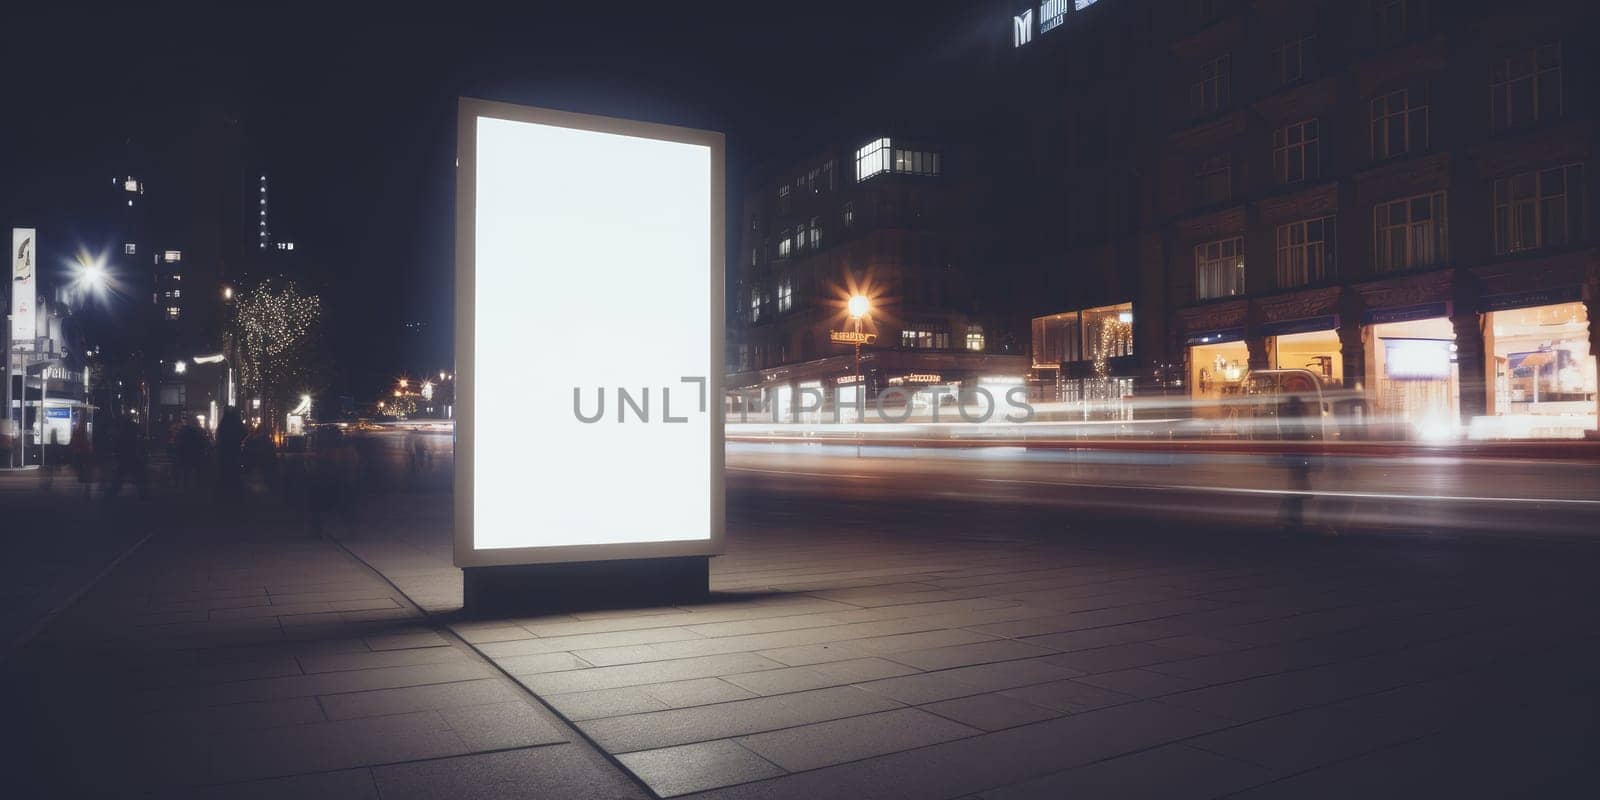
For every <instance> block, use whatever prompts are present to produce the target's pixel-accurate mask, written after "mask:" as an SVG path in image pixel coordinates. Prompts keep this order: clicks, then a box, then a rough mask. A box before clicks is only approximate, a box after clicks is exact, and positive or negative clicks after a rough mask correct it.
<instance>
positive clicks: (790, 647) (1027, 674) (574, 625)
mask: <svg viewBox="0 0 1600 800" xmlns="http://www.w3.org/2000/svg"><path fill="white" fill-rule="evenodd" d="M732 488H733V492H734V493H733V496H732V497H733V499H732V501H731V503H730V531H731V532H732V533H733V534H734V535H732V536H730V550H729V553H728V554H727V555H726V556H723V557H720V558H718V559H716V560H715V561H714V562H713V564H714V567H713V588H714V589H715V590H716V596H715V597H714V598H713V601H712V602H707V603H704V604H698V605H692V606H677V607H659V608H644V609H623V610H612V611H597V612H588V613H575V614H564V615H551V616H544V617H536V618H517V619H497V620H487V621H484V620H478V621H470V622H468V621H462V620H459V619H457V618H456V617H455V616H454V615H453V614H452V613H451V608H452V606H453V605H456V604H459V596H460V595H459V592H460V584H459V574H457V573H454V572H453V570H454V568H453V567H451V566H450V565H449V562H448V558H449V548H448V530H449V529H448V514H449V508H450V505H449V503H448V501H447V500H448V495H438V494H396V495H391V496H388V497H384V498H382V499H381V500H380V501H379V502H376V503H373V504H371V505H370V506H369V507H368V508H367V509H366V510H365V512H364V514H363V515H362V516H361V517H360V518H359V523H358V524H357V525H356V527H355V528H354V529H343V530H340V535H341V540H340V541H341V542H342V543H343V544H344V545H346V546H347V547H348V548H349V550H350V552H353V553H355V554H357V555H359V556H360V558H361V559H362V560H364V561H365V562H367V563H370V564H372V565H374V566H376V567H378V568H379V569H381V570H383V571H384V573H385V574H387V575H388V576H389V578H390V579H392V580H393V581H394V583H395V584H396V585H398V586H400V587H401V588H402V589H405V590H406V591H407V592H414V593H415V594H416V595H417V596H418V597H420V598H422V599H423V600H424V601H425V603H426V605H427V606H428V609H429V611H430V612H431V613H430V615H428V616H424V615H423V613H422V612H421V610H419V609H418V608H417V607H416V606H415V605H413V603H412V601H411V599H410V598H408V597H406V596H405V595H404V594H402V593H400V592H397V591H395V589H394V587H393V586H391V585H390V583H389V582H388V581H386V580H384V579H382V578H380V577H379V576H378V575H376V574H375V573H374V572H373V571H372V569H370V568H369V567H368V566H367V565H366V564H364V563H362V561H358V560H357V559H356V558H354V557H352V556H351V555H350V554H349V553H347V552H346V551H345V550H344V549H342V548H341V547H340V546H339V545H338V544H336V543H333V542H328V541H321V540H317V539H313V538H310V537H309V536H307V535H305V534H303V533H302V531H303V530H304V526H303V525H302V524H301V522H302V521H301V520H299V519H298V518H296V517H295V516H294V515H293V514H291V513H287V512H281V511H273V510H271V507H270V506H267V505H263V504H262V503H261V502H260V501H259V500H258V501H256V502H255V504H254V505H252V507H251V508H250V510H249V512H248V513H245V514H242V515H239V518H228V519H220V518H217V517H216V516H215V513H216V512H215V511H213V510H212V509H211V507H210V506H176V507H173V508H171V509H170V510H169V511H168V512H167V514H166V517H165V518H164V519H166V522H167V524H166V525H165V526H164V527H162V528H161V529H160V530H158V531H157V532H156V535H155V536H154V537H153V538H152V539H151V541H150V542H149V544H147V545H146V546H145V547H144V548H143V549H141V550H140V551H139V552H138V553H137V554H135V555H134V556H133V557H131V558H129V559H128V560H126V561H125V562H123V563H122V564H121V565H120V566H119V567H118V568H117V569H115V570H114V571H113V572H112V573H110V574H109V575H108V576H107V577H106V578H105V579H104V580H103V581H102V582H101V583H100V584H99V585H97V586H96V587H95V588H94V589H93V590H92V591H90V592H89V593H88V594H86V595H85V596H84V598H83V600H82V602H80V603H79V604H78V605H77V606H75V607H74V608H73V609H71V610H70V611H69V612H68V613H66V614H63V615H62V616H61V617H59V618H58V619H57V620H56V621H55V623H54V624H52V626H51V627H50V628H49V629H47V630H46V631H45V632H44V634H42V635H41V636H40V637H39V638H38V639H37V640H36V641H35V642H34V643H33V645H32V646H30V648H29V649H28V650H27V651H26V653H25V658H24V659H23V660H22V661H21V662H19V663H17V664H14V665H13V666H12V668H11V673H10V674H9V675H7V676H6V681H5V691H6V693H7V697H5V698H4V700H5V705H4V707H5V708H6V709H7V712H8V715H10V716H9V719H8V722H9V723H10V725H11V727H12V730H13V731H14V732H18V733H22V734H25V735H24V736H20V737H19V736H14V737H11V738H12V739H13V741H18V742H20V744H21V746H20V747H19V748H13V749H11V750H9V751H7V758H8V759H15V760H16V761H17V763H16V764H11V765H8V772H7V774H9V775H20V776H23V778H22V780H23V781H24V783H23V784H22V785H21V786H16V784H12V785H11V786H16V791H12V792H10V793H9V794H10V795H13V796H21V797H34V796H39V797H49V796H78V795H86V794H93V795H100V796H115V797H128V796H149V797H162V798H165V797H219V798H220V797H227V798H236V797H295V798H315V797H338V798H361V797H382V798H395V797H419V798H420V797H446V798H471V797H541V798H544V797H548V798H566V797H582V798H608V797H618V798H622V797H627V798H642V797H649V796H651V794H655V795H657V796H663V797H678V796H691V797H696V798H705V799H706V800H710V798H821V797H827V798H906V799H907V800H910V799H911V798H945V799H947V800H956V799H958V798H960V799H962V800H966V799H967V798H973V797H981V798H985V800H1011V799H1013V798H1060V797H1077V796H1081V797H1096V798H1098V797H1170V798H1210V797H1224V796H1227V797H1242V798H1280V797H1281V798H1306V797H1329V798H1333V797H1339V798H1347V797H1352V796H1369V797H1417V796H1452V797H1500V796H1508V795H1518V794H1522V795H1525V796H1586V795H1590V794H1591V793H1592V791H1593V790H1594V789H1595V788H1596V787H1600V761H1597V760H1596V759H1595V758H1594V756H1595V755H1596V754H1597V753H1600V741H1597V740H1596V738H1595V723H1596V720H1597V719H1600V708H1597V698H1600V639H1597V636H1600V603H1597V602H1596V600H1597V599H1600V587H1597V585H1596V582H1595V580H1594V575H1595V568H1596V567H1597V566H1600V552H1597V551H1596V550H1595V549H1594V548H1586V547H1563V548H1559V549H1558V548H1554V547H1522V546H1515V547H1513V546H1507V545H1468V544H1452V543H1439V542H1424V543H1417V542H1409V541H1388V540H1381V539H1363V538H1358V537H1352V538H1348V539H1332V540H1299V541H1295V540H1282V539H1267V538H1263V537H1262V536H1259V535H1255V536H1238V535H1232V536H1230V535H1228V534H1226V533H1222V532H1197V531H1184V532H1182V534H1181V535H1180V534H1179V533H1178V532H1165V533H1164V532H1160V531H1142V532H1136V533H1130V532H1126V531H1114V530H1106V529H1103V528H1097V529H1093V530H1083V529H1079V528H1077V527H1075V526H1073V525H1071V524H1070V523H1063V522H1062V520H1061V519H1060V518H1059V517H1057V516H1050V515H1046V514H1044V513H1043V512H1039V513H1038V514H1035V513H1034V512H1030V511H1027V510H1018V511H1016V512H1014V513H1008V514H1007V515H1005V516H1004V517H1003V518H1002V517H996V516H993V515H982V514H975V513H973V512H972V511H971V509H970V508H968V507H966V506H963V505H961V504H959V503H946V502H939V501H936V500H929V501H927V502H925V503H922V504H921V505H920V506H919V507H918V508H917V509H916V510H915V511H913V512H908V513H905V514H904V515H903V516H901V517H898V518H892V519H891V518H886V517H884V516H882V515H879V516H876V517H875V516H873V514H872V513H871V510H870V509H868V508H866V507H864V506H861V505H858V504H856V503H854V502H852V501H850V500H848V499H842V498H817V497H810V496H805V495H801V494H796V495H793V496H785V497H776V498H766V499H764V500H763V501H762V502H761V503H760V504H759V506H756V505H750V504H748V503H744V502H742V501H741V499H740V498H741V495H740V493H739V486H737V485H735V486H733V487H732ZM936 520H937V521H939V522H940V523H941V525H940V526H939V527H938V528H937V530H944V531H951V530H954V531H963V532H961V533H956V534H948V533H946V534H936V533H931V532H930V531H932V530H935V529H936V528H935V526H934V524H933V523H934V521H936ZM336 529H337V528H336ZM452 592H453V594H452ZM469 643H470V646H468V644H469ZM507 674H509V675H511V676H512V678H508V677H506V675H507ZM530 692H531V693H534V694H537V696H538V698H539V699H540V701H542V703H548V704H549V705H550V707H553V708H554V709H556V710H557V711H558V712H559V716H558V715H556V714H551V713H550V712H549V711H548V710H547V709H546V708H545V707H544V705H543V704H542V703H541V702H540V701H536V700H534V699H533V697H532V696H531V695H530ZM597 748H598V749H597ZM601 751H604V752H603V753H602V752H601ZM608 756H609V757H608ZM613 759H614V760H613ZM618 764H620V765H621V767H620V768H619V766H618ZM28 780H32V781H34V783H32V784H29V783H26V781H28ZM11 786H8V788H11ZM645 787H648V789H646V788H645Z"/></svg>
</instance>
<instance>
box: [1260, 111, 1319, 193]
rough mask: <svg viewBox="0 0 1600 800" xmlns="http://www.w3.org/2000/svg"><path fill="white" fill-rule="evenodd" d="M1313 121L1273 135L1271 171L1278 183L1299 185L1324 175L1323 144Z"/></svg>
mask: <svg viewBox="0 0 1600 800" xmlns="http://www.w3.org/2000/svg"><path fill="white" fill-rule="evenodd" d="M1318 131H1319V126H1318V125H1317V121H1316V120H1314V119H1308V120H1306V121H1304V122H1297V123H1295V124H1293V125H1287V126H1284V127H1282V128H1279V129H1277V130H1275V131H1273V132H1272V171H1273V173H1274V174H1275V175H1276V176H1277V178H1278V182H1279V183H1298V182H1299V181H1303V180H1305V179H1307V178H1316V177H1318V176H1320V175H1321V174H1322V141H1321V138H1320V136H1319V133H1318Z"/></svg>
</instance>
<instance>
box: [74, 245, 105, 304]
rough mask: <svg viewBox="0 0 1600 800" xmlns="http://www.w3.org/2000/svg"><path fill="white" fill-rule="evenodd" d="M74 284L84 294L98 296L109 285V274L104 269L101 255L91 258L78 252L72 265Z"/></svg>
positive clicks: (103, 260)
mask: <svg viewBox="0 0 1600 800" xmlns="http://www.w3.org/2000/svg"><path fill="white" fill-rule="evenodd" d="M72 271H73V273H74V283H75V285H76V286H77V288H78V290H79V291H80V292H82V293H84V294H92V295H97V296H98V295H100V294H101V293H103V292H105V290H106V289H107V288H109V287H110V285H111V272H110V271H109V270H108V269H107V268H106V259H105V256H103V255H95V256H91V255H89V254H88V253H86V252H83V251H79V252H78V255H77V258H76V259H75V260H74V262H73V264H72Z"/></svg>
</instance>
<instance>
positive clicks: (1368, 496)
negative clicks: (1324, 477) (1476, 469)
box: [789, 473, 1600, 506]
mask: <svg viewBox="0 0 1600 800" xmlns="http://www.w3.org/2000/svg"><path fill="white" fill-rule="evenodd" d="M789 474H794V475H803V474H812V473H789ZM840 477H848V476H840ZM978 480H980V481H983V482H984V483H1020V484H1029V485H1033V486H1078V487H1082V488H1085V489H1155V490H1158V491H1166V492H1219V493H1223V494H1265V495H1305V494H1309V495H1314V496H1320V497H1350V498H1356V499H1362V500H1432V501H1436V502H1442V503H1451V502H1471V503H1560V504H1567V505H1586V506H1590V505H1593V506H1600V500H1584V499H1578V498H1559V497H1475V496H1471V495H1437V494H1394V493H1389V492H1348V491H1309V492H1302V491H1297V490H1294V489H1245V488H1240V487H1233V486H1198V485H1186V484H1166V483H1084V482H1078V481H1030V480H1025V479H1022V478H979V479H978Z"/></svg>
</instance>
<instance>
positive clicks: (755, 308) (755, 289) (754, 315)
mask: <svg viewBox="0 0 1600 800" xmlns="http://www.w3.org/2000/svg"><path fill="white" fill-rule="evenodd" d="M759 319H761V287H760V286H752V287H750V321H751V322H755V321H756V320H759Z"/></svg>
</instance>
